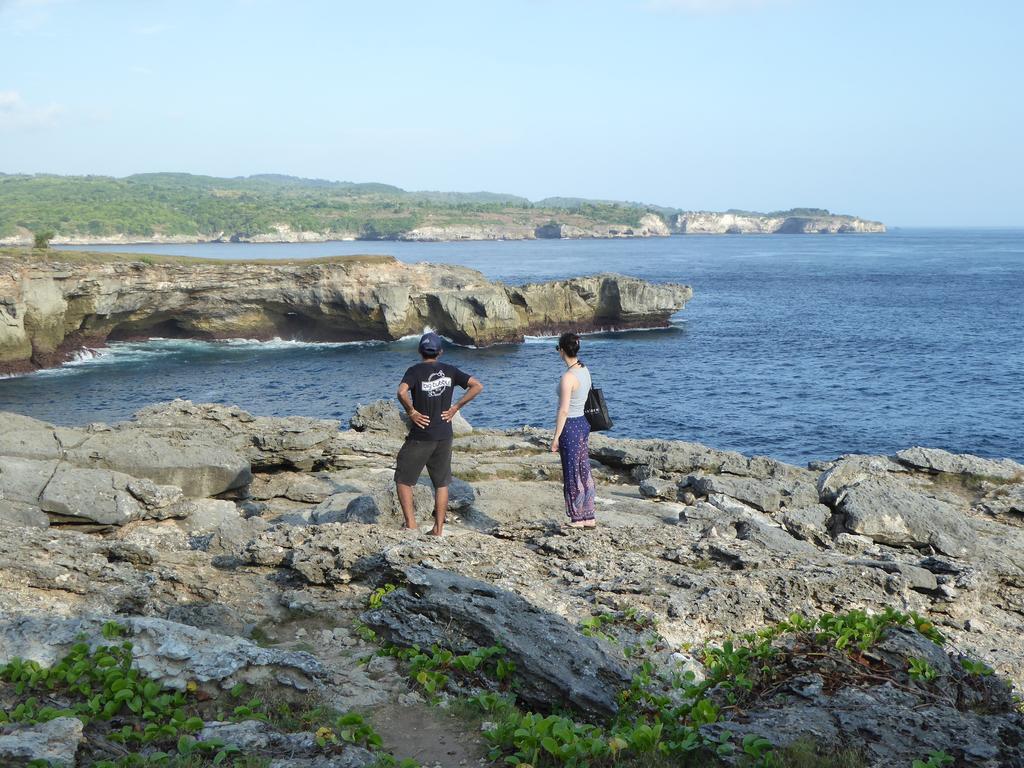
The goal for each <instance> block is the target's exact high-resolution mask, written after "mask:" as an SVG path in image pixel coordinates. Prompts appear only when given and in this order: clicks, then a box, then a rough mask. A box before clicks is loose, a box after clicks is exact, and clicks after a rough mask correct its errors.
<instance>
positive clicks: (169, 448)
mask: <svg viewBox="0 0 1024 768" xmlns="http://www.w3.org/2000/svg"><path fill="white" fill-rule="evenodd" d="M65 456H66V459H67V461H69V462H70V463H71V464H74V465H76V466H78V467H88V468H92V469H108V470H113V471H116V472H123V473H124V474H126V475H131V476H132V477H138V478H147V479H149V480H152V481H153V482H155V483H160V484H162V485H175V486H177V487H179V488H181V490H182V491H183V492H184V493H185V495H186V496H192V497H195V498H202V497H206V496H216V495H217V494H220V493H224V492H225V491H229V490H232V489H233V488H239V487H241V486H244V485H247V484H248V483H249V482H250V481H251V480H252V473H251V472H250V469H249V461H248V460H247V459H246V458H245V457H243V456H241V455H240V454H238V453H237V452H235V451H233V450H230V449H228V448H225V447H224V446H223V444H222V443H217V442H215V441H214V440H213V439H212V438H205V439H204V438H200V437H190V438H188V439H181V440H172V439H169V438H166V437H163V436H160V435H153V434H148V433H147V432H145V431H143V430H138V429H120V430H112V431H109V432H99V433H97V434H94V435H92V436H91V437H89V438H88V439H87V440H86V441H85V442H84V443H82V445H80V446H79V447H77V448H74V449H71V450H69V451H67V453H66V454H65Z"/></svg>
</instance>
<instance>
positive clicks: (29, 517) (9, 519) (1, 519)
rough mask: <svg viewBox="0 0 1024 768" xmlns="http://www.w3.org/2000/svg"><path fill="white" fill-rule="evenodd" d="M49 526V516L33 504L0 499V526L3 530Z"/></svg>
mask: <svg viewBox="0 0 1024 768" xmlns="http://www.w3.org/2000/svg"><path fill="white" fill-rule="evenodd" d="M49 525H50V517H49V515H47V514H46V513H45V512H43V510H41V509H40V508H39V507H37V506H36V505H35V504H25V503H24V502H21V501H8V500H7V499H0V526H3V527H4V528H6V527H8V526H26V527H29V528H46V527H47V526H49Z"/></svg>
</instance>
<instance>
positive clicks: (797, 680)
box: [701, 630, 1024, 768]
mask: <svg viewBox="0 0 1024 768" xmlns="http://www.w3.org/2000/svg"><path fill="white" fill-rule="evenodd" d="M868 653H869V655H870V656H871V657H872V658H874V659H878V660H881V661H882V662H883V663H884V664H886V665H887V666H888V667H889V668H890V669H891V670H893V671H894V673H895V674H896V675H900V674H902V675H903V676H904V679H903V681H898V682H897V684H893V683H887V682H886V683H881V684H879V683H874V684H871V685H864V684H861V685H850V686H841V687H839V688H838V689H837V690H831V686H829V687H828V688H826V685H825V680H824V678H823V673H819V672H818V671H816V670H808V671H807V672H806V673H805V674H802V675H795V676H793V677H791V678H790V679H788V680H786V681H785V683H784V684H783V685H781V686H775V687H774V688H775V693H774V695H773V696H772V698H771V700H770V701H765V702H759V703H758V704H757V705H755V706H753V707H751V706H750V705H748V706H747V707H746V708H745V710H744V712H745V716H744V718H743V719H742V720H733V719H731V718H728V717H726V718H723V719H722V720H720V721H719V722H717V723H714V724H713V725H709V726H703V727H702V728H701V730H702V732H703V733H704V735H705V736H707V737H710V738H712V739H714V738H716V737H718V736H719V735H720V734H722V733H723V732H724V731H730V732H732V733H733V734H738V735H739V736H741V737H742V736H746V735H747V734H755V735H758V736H762V737H764V738H767V739H768V740H769V741H771V742H772V743H773V744H776V745H778V746H783V747H784V746H788V745H789V744H792V743H794V742H796V741H800V740H810V741H812V742H814V743H816V744H821V745H827V746H828V748H829V749H831V750H836V749H844V748H845V749H853V750H856V751H858V752H861V753H862V754H863V755H864V757H865V758H866V761H867V762H866V764H867V765H868V766H870V767H871V768H887V767H888V766H893V765H909V764H910V763H911V762H912V761H914V760H916V759H920V758H922V757H923V756H927V755H928V754H929V753H931V752H938V751H942V752H946V753H947V754H951V755H952V756H953V757H954V758H955V759H957V760H958V762H961V763H962V764H963V765H970V766H978V768H1021V767H1022V766H1024V753H1022V752H1021V751H1020V745H1021V744H1022V743H1024V718H1022V717H1021V715H1020V714H1019V713H1016V712H1014V707H1013V703H1012V697H1011V695H1010V692H1009V691H1008V690H1007V689H1006V687H1005V686H1004V685H1003V684H1001V683H1000V682H999V681H998V680H994V679H993V678H991V677H989V678H984V677H978V676H972V675H969V674H968V673H966V672H965V671H964V670H963V669H962V668H961V667H960V664H959V663H957V662H956V661H955V660H953V659H951V658H950V657H949V655H948V654H946V653H945V652H944V651H942V649H940V648H939V647H938V646H936V645H935V644H934V643H931V642H930V641H928V640H927V639H925V638H923V637H922V636H921V635H919V634H917V633H916V632H913V631H898V630H897V631H893V632H890V633H889V634H888V636H887V637H885V638H883V640H882V641H881V642H880V643H879V644H878V645H877V646H875V647H874V648H872V649H871V650H870V651H869V652H868ZM910 658H916V659H922V660H925V661H927V662H928V664H929V666H931V668H932V669H934V670H935V671H936V673H937V675H938V678H937V679H939V680H941V681H942V683H941V691H939V692H938V695H936V692H934V691H932V690H928V688H926V687H919V686H917V685H915V684H914V682H913V681H912V680H910V679H908V678H907V677H906V669H907V667H908V660H909V659H910ZM833 674H834V673H833Z"/></svg>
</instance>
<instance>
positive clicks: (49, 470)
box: [0, 456, 58, 505]
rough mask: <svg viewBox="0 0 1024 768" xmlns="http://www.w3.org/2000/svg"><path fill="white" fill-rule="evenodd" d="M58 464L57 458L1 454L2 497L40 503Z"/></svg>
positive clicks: (28, 502)
mask: <svg viewBox="0 0 1024 768" xmlns="http://www.w3.org/2000/svg"><path fill="white" fill-rule="evenodd" d="M57 464H58V462H57V461H56V460H48V461H40V460H37V459H22V458H17V457H11V456H0V498H2V499H6V500H7V501H17V502H21V503H22V504H33V505H38V504H39V498H40V497H41V496H42V495H43V489H44V488H46V484H47V483H48V482H50V478H51V477H53V473H54V472H56V471H57Z"/></svg>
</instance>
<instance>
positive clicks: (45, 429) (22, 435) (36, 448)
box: [0, 412, 62, 460]
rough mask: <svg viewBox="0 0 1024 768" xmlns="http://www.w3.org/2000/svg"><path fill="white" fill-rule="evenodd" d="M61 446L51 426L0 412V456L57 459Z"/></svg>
mask: <svg viewBox="0 0 1024 768" xmlns="http://www.w3.org/2000/svg"><path fill="white" fill-rule="evenodd" d="M61 452H62V450H61V445H60V442H59V441H58V440H57V437H56V428H55V427H54V426H53V425H52V424H47V423H46V422H43V421H37V420H36V419H32V418H29V417H28V416H22V415H21V414H17V413H7V412H0V456H16V457H18V458H22V459H36V460H44V459H59V458H60V456H61Z"/></svg>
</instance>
